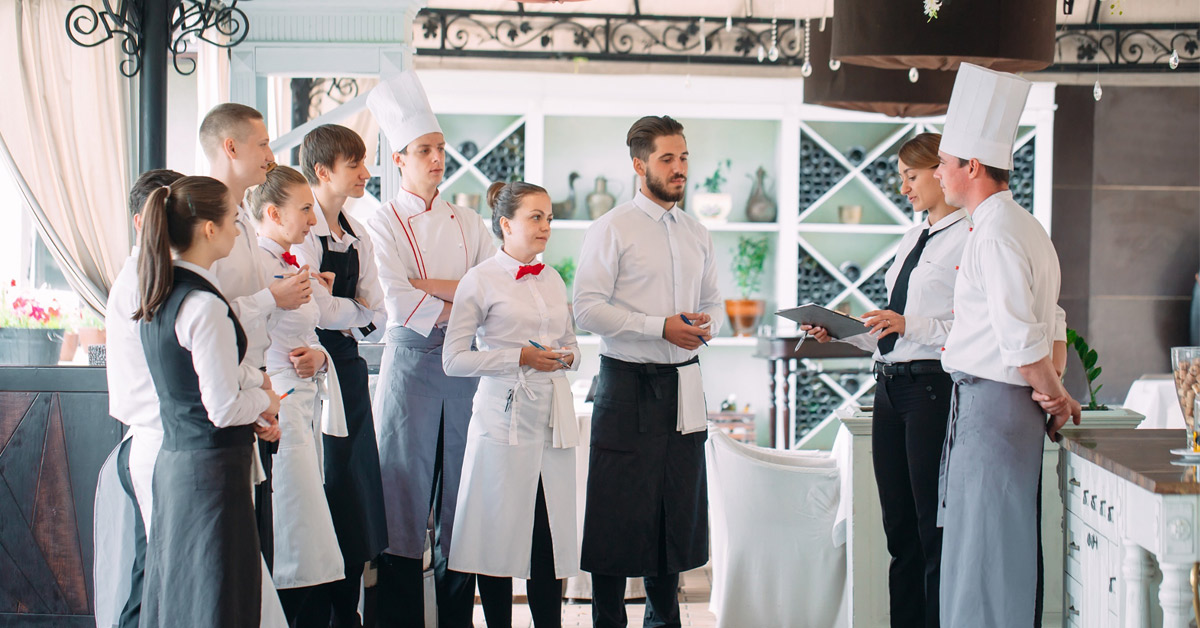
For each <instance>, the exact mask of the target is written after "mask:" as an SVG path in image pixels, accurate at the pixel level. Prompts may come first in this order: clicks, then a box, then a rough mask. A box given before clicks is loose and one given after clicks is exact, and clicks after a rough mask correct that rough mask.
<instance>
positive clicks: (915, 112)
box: [804, 23, 957, 117]
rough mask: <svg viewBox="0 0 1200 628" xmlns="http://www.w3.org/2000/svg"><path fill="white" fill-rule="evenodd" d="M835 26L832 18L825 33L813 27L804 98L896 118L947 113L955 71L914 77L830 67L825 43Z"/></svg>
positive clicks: (905, 73) (903, 73) (903, 72)
mask: <svg viewBox="0 0 1200 628" xmlns="http://www.w3.org/2000/svg"><path fill="white" fill-rule="evenodd" d="M814 26H815V25H814ZM838 27H839V25H838V24H836V23H834V24H833V25H830V24H826V26H825V32H821V31H819V30H818V29H817V28H813V29H812V34H811V37H810V41H811V45H810V51H809V53H810V54H811V56H812V75H811V76H809V77H808V78H805V79H804V102H806V103H809V104H812V105H824V106H826V107H837V108H839V109H850V110H853V111H873V112H877V113H882V114H886V115H889V116H898V117H920V116H936V115H941V114H943V113H946V106H947V104H948V103H949V102H950V92H951V91H952V90H953V89H954V76H955V75H956V74H957V72H941V71H936V70H931V71H927V72H920V73H918V75H917V81H916V82H913V81H912V80H910V78H909V72H908V71H907V70H880V69H878V68H868V67H863V66H860V65H850V64H848V63H843V64H841V67H839V68H838V70H837V71H834V70H832V69H830V63H829V44H830V40H831V39H832V38H833V36H834V33H836V32H837V29H838ZM835 67H836V64H835Z"/></svg>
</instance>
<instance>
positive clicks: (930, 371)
mask: <svg viewBox="0 0 1200 628" xmlns="http://www.w3.org/2000/svg"><path fill="white" fill-rule="evenodd" d="M874 370H875V379H879V378H880V377H887V378H892V377H912V376H914V375H944V374H945V373H946V371H945V369H943V368H942V362H941V360H913V361H912V362H894V363H889V362H876V363H875V369H874Z"/></svg>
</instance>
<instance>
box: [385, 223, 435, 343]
mask: <svg viewBox="0 0 1200 628" xmlns="http://www.w3.org/2000/svg"><path fill="white" fill-rule="evenodd" d="M386 207H387V206H386V205H385V206H384V207H382V208H380V209H379V211H377V212H375V214H374V215H373V216H372V217H371V220H370V221H369V222H368V223H367V228H368V230H369V231H370V234H371V239H372V240H373V241H374V242H373V243H372V244H378V246H374V247H373V248H374V252H375V261H376V263H377V264H378V268H379V280H380V282H381V283H382V284H383V298H384V303H385V304H386V305H387V310H388V317H389V318H391V317H393V316H394V317H396V321H395V322H396V324H398V325H400V326H402V327H407V328H409V329H411V330H413V331H415V332H417V333H418V334H421V335H422V336H425V337H429V333H430V332H431V331H433V326H434V325H435V324H436V323H437V319H438V317H439V316H441V315H442V305H443V303H444V302H443V301H442V300H441V299H439V298H437V297H435V296H433V295H431V294H427V293H426V292H424V291H423V290H417V289H416V288H414V287H413V285H412V283H410V282H409V269H408V267H407V266H406V265H405V263H404V259H403V257H402V256H401V255H400V250H401V249H400V243H399V242H398V241H397V240H396V237H395V232H394V231H393V225H395V224H396V222H395V221H393V220H391V219H390V218H389V216H388V213H387V212H386V211H385V209H386ZM404 246H406V247H407V246H408V243H407V242H406V243H404ZM414 274H415V273H414Z"/></svg>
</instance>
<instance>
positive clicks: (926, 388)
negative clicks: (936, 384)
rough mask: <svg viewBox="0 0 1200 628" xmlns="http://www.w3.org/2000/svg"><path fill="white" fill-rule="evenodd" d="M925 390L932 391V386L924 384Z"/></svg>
mask: <svg viewBox="0 0 1200 628" xmlns="http://www.w3.org/2000/svg"><path fill="white" fill-rule="evenodd" d="M925 392H933V386H926V387H925Z"/></svg>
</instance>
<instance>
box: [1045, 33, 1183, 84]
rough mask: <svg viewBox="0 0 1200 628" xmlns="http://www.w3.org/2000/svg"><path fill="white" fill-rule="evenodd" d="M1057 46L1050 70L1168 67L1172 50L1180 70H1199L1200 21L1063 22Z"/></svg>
mask: <svg viewBox="0 0 1200 628" xmlns="http://www.w3.org/2000/svg"><path fill="white" fill-rule="evenodd" d="M1054 46H1055V49H1054V65H1052V66H1050V67H1049V68H1048V70H1050V71H1071V72H1079V71H1100V72H1105V71H1120V72H1157V71H1166V70H1169V69H1171V68H1170V67H1169V65H1168V63H1167V60H1168V59H1169V58H1170V57H1171V54H1172V53H1173V52H1177V53H1178V54H1179V60H1180V63H1179V68H1178V69H1179V70H1185V71H1192V72H1195V71H1200V24H1189V25H1184V26H1182V27H1180V28H1174V27H1171V26H1168V25H1163V24H1098V25H1064V26H1060V27H1059V31H1058V34H1057V35H1056V36H1055V41H1054Z"/></svg>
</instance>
